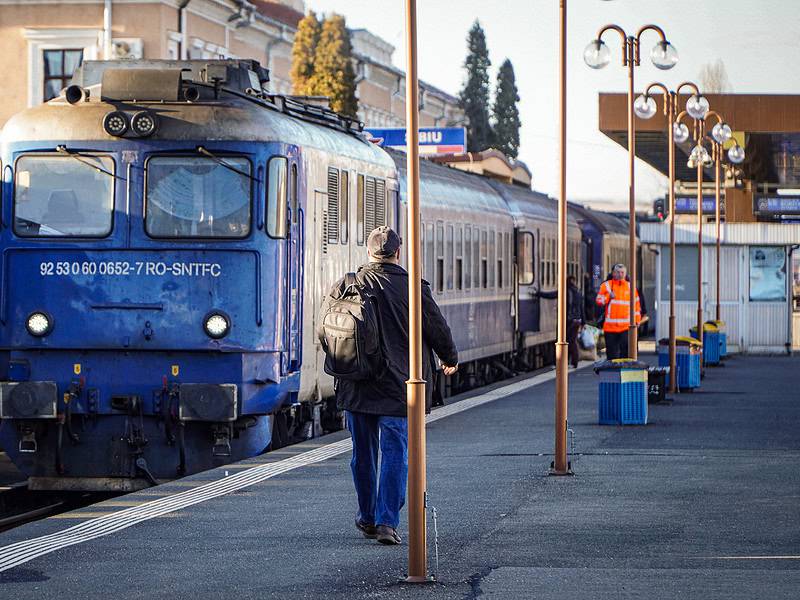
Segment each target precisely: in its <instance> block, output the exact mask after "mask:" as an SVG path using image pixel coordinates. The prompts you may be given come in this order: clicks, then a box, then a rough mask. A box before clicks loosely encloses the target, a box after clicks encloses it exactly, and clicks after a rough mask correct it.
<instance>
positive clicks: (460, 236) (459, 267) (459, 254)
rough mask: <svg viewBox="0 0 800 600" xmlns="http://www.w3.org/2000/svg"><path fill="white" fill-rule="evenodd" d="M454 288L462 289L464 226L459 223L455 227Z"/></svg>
mask: <svg viewBox="0 0 800 600" xmlns="http://www.w3.org/2000/svg"><path fill="white" fill-rule="evenodd" d="M455 256H456V263H455V267H456V273H455V278H456V289H457V290H463V289H464V228H463V227H462V226H461V225H459V226H458V228H457V229H456V251H455Z"/></svg>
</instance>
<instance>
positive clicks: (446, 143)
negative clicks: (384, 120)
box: [364, 127, 467, 154]
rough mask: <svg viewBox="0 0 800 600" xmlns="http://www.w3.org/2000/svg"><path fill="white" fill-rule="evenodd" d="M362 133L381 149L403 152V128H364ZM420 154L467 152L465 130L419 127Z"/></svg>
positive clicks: (404, 131) (404, 130)
mask: <svg viewBox="0 0 800 600" xmlns="http://www.w3.org/2000/svg"><path fill="white" fill-rule="evenodd" d="M364 132H365V133H366V134H367V135H368V136H369V137H370V139H371V141H372V142H373V143H375V144H377V145H379V146H380V147H381V148H394V149H395V150H403V151H405V149H406V146H408V142H407V141H406V128H405V127H384V128H375V127H365V128H364ZM419 151H420V154H450V153H455V154H461V153H463V152H466V151H467V130H466V129H465V128H464V127H420V129H419Z"/></svg>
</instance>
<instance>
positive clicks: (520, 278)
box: [517, 231, 534, 285]
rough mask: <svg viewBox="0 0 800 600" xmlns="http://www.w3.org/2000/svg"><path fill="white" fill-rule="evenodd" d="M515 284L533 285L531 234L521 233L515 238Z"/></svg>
mask: <svg viewBox="0 0 800 600" xmlns="http://www.w3.org/2000/svg"><path fill="white" fill-rule="evenodd" d="M517 274H518V275H517V282H518V283H519V284H520V285H531V284H533V281H534V279H533V277H534V273H533V234H532V233H531V232H530V231H521V232H520V233H519V235H518V236H517Z"/></svg>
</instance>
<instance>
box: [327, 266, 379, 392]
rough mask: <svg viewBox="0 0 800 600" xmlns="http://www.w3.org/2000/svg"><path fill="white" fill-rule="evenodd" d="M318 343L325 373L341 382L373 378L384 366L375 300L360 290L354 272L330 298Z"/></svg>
mask: <svg viewBox="0 0 800 600" xmlns="http://www.w3.org/2000/svg"><path fill="white" fill-rule="evenodd" d="M319 341H320V343H321V344H322V349H323V350H324V351H325V367H324V368H325V372H326V373H327V374H328V375H332V376H333V377H337V378H340V379H353V380H361V379H370V378H372V377H374V376H376V375H377V373H378V367H379V365H380V364H381V363H382V350H381V341H380V326H379V317H378V309H377V306H376V304H375V298H374V297H373V296H371V295H369V294H367V293H364V291H363V290H362V289H361V288H360V286H359V285H358V283H357V281H356V275H355V273H348V274H347V275H345V278H344V289H343V291H342V292H341V293H340V294H339V295H338V296H337V297H333V296H332V297H331V298H330V301H329V303H328V305H327V310H326V311H325V312H324V313H323V314H322V315H321V320H320V327H319Z"/></svg>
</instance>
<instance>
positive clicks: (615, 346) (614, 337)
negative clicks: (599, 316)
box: [603, 331, 628, 360]
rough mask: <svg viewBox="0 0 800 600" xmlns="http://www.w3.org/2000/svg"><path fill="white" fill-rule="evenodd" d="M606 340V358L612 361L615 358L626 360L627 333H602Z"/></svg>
mask: <svg viewBox="0 0 800 600" xmlns="http://www.w3.org/2000/svg"><path fill="white" fill-rule="evenodd" d="M603 335H604V336H605V338H606V358H607V359H608V360H613V359H615V358H628V332H627V331H621V332H619V333H611V332H609V331H606V332H604V333H603Z"/></svg>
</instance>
